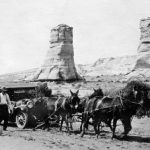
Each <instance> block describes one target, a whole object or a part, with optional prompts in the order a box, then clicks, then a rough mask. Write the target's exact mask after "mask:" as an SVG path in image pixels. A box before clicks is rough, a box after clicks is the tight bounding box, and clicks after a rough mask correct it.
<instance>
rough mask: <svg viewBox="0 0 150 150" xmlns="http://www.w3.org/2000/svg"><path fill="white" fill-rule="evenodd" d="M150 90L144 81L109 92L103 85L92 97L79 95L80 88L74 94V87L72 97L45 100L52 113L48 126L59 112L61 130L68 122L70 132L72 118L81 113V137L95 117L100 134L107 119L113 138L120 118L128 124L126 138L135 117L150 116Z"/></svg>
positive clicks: (48, 111) (46, 123) (49, 114)
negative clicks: (101, 126)
mask: <svg viewBox="0 0 150 150" xmlns="http://www.w3.org/2000/svg"><path fill="white" fill-rule="evenodd" d="M149 91H150V86H149V85H148V84H146V83H143V82H141V81H130V82H128V83H127V84H126V85H125V86H124V87H123V88H120V89H117V90H116V89H112V90H110V91H108V92H107V93H104V92H103V90H102V89H101V88H99V89H96V90H95V89H94V92H93V93H92V94H91V95H90V96H87V97H84V98H79V97H78V93H79V91H77V92H75V93H73V92H72V91H71V90H70V96H69V97H65V96H63V95H61V96H59V97H58V98H57V99H53V100H52V99H51V98H46V99H43V101H42V102H44V104H45V110H47V114H48V115H47V119H46V121H45V125H48V119H50V118H51V116H53V115H55V116H58V117H59V118H61V123H60V130H62V124H63V121H65V123H66V128H67V131H68V132H69V133H70V128H72V124H71V123H70V122H69V121H68V120H70V119H72V116H73V115H74V114H76V113H81V114H82V119H81V126H80V131H81V137H83V136H84V134H85V132H86V130H88V125H89V123H90V121H89V120H92V125H93V127H94V131H95V134H96V135H97V137H98V136H99V135H100V124H101V123H102V122H103V123H105V124H106V125H107V126H108V127H110V130H111V131H112V138H114V137H116V135H115V130H116V126H117V121H118V120H120V121H121V122H122V125H123V127H124V132H123V133H122V134H121V136H122V137H126V136H127V135H128V133H129V132H130V130H131V129H132V126H131V121H132V118H133V117H134V116H137V117H142V116H146V115H147V116H149V112H150V111H149V110H150V99H149Z"/></svg>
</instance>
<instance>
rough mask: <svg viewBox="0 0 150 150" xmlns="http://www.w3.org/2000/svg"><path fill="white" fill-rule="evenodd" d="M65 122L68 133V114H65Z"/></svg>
mask: <svg viewBox="0 0 150 150" xmlns="http://www.w3.org/2000/svg"><path fill="white" fill-rule="evenodd" d="M65 123H66V128H67V132H68V133H69V134H70V130H69V123H68V116H67V115H66V116H65Z"/></svg>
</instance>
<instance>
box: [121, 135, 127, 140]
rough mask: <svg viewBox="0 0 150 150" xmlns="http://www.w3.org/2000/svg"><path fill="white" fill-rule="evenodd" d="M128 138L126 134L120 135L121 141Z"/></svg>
mask: <svg viewBox="0 0 150 150" xmlns="http://www.w3.org/2000/svg"><path fill="white" fill-rule="evenodd" d="M127 137H128V136H127V135H126V134H121V135H120V138H121V139H126V138H127Z"/></svg>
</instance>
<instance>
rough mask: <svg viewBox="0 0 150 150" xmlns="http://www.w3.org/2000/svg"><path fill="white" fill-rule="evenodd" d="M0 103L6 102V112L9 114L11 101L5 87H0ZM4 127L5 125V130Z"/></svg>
mask: <svg viewBox="0 0 150 150" xmlns="http://www.w3.org/2000/svg"><path fill="white" fill-rule="evenodd" d="M0 104H6V105H7V106H8V113H9V114H10V113H11V112H12V106H11V101H10V98H9V95H8V94H7V89H6V88H5V87H3V88H1V93H0ZM6 124H7V123H6ZM6 128H7V126H6V127H5V128H4V130H6Z"/></svg>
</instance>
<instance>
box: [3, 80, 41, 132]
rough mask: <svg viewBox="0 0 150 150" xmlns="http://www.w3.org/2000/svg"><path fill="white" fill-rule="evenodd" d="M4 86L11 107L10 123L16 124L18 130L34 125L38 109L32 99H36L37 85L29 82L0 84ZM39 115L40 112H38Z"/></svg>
mask: <svg viewBox="0 0 150 150" xmlns="http://www.w3.org/2000/svg"><path fill="white" fill-rule="evenodd" d="M1 86H5V87H6V89H7V93H8V94H9V96H10V100H11V103H12V105H13V112H12V114H11V115H10V119H9V121H10V122H14V123H16V125H17V127H18V128H22V129H23V128H25V127H26V126H27V125H33V124H35V123H36V122H35V118H36V119H38V116H37V114H36V113H37V112H38V110H37V109H38V108H35V106H34V103H33V99H35V98H36V97H37V94H38V93H37V87H38V86H37V84H36V83H31V82H16V83H5V84H4V83H1ZM39 113H40V112H39Z"/></svg>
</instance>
